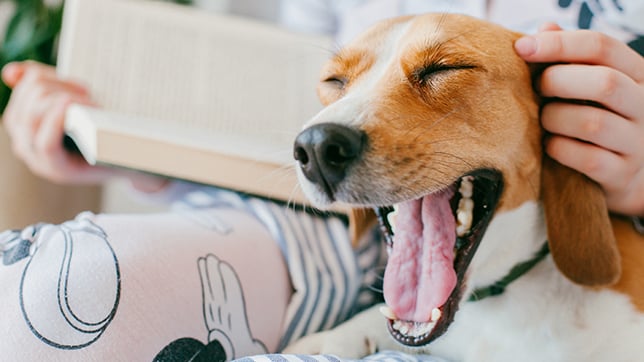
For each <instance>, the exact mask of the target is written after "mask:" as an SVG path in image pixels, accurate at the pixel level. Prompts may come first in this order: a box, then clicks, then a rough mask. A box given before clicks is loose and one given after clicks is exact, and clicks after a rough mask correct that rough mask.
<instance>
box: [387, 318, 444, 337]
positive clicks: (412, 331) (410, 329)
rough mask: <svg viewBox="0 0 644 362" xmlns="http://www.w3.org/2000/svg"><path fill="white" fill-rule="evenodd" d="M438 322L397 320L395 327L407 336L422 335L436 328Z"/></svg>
mask: <svg viewBox="0 0 644 362" xmlns="http://www.w3.org/2000/svg"><path fill="white" fill-rule="evenodd" d="M435 325H436V323H434V322H428V323H417V322H403V321H395V322H394V324H393V327H394V329H395V330H397V331H398V332H400V334H402V335H404V336H406V337H420V336H422V335H425V334H427V333H429V332H431V331H432V329H434V326H435Z"/></svg>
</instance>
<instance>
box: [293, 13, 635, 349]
mask: <svg viewBox="0 0 644 362" xmlns="http://www.w3.org/2000/svg"><path fill="white" fill-rule="evenodd" d="M519 36H520V34H518V33H515V32H512V31H509V30H507V29H504V28H502V27H499V26H497V25H494V24H491V23H488V22H485V21H481V20H478V19H474V18H471V17H467V16H463V15H454V14H426V15H420V16H412V17H400V18H395V19H391V20H387V21H384V22H381V23H379V24H377V25H376V26H374V27H373V28H371V29H370V30H368V31H367V32H365V33H364V34H362V35H361V36H360V37H358V38H357V39H356V40H355V41H353V42H352V43H351V44H349V45H348V46H347V47H345V48H344V49H342V50H341V51H340V52H338V53H337V54H336V55H335V56H334V57H333V58H332V59H331V60H330V61H329V62H328V64H327V65H326V66H325V68H324V70H323V74H322V78H321V79H322V80H321V82H320V84H319V88H318V93H319V96H320V98H321V100H322V102H323V103H324V104H325V108H324V109H323V110H322V111H321V112H320V113H319V114H317V115H316V116H315V117H314V118H313V119H312V120H311V121H310V123H309V124H308V125H307V127H306V128H305V129H304V130H303V131H302V132H301V133H300V134H299V135H298V137H297V139H296V141H295V146H294V155H295V158H296V159H297V161H298V163H299V167H298V169H299V171H298V173H299V179H300V184H301V187H302V188H303V190H304V192H305V193H306V195H307V196H308V197H309V198H310V199H311V200H312V201H313V202H314V203H315V204H316V205H318V206H321V207H324V206H326V205H329V204H331V203H333V202H341V203H347V204H350V205H353V206H354V207H361V208H364V209H362V211H360V212H361V213H358V214H357V215H358V216H360V219H361V220H362V221H363V223H366V221H368V220H369V218H368V217H367V215H368V211H364V210H367V209H369V210H371V209H373V210H375V211H376V215H377V218H378V219H379V220H380V224H381V229H382V230H383V232H384V234H385V239H386V241H387V247H388V251H389V260H388V262H387V267H386V271H385V274H384V286H383V289H384V298H385V302H386V306H379V307H378V306H377V307H374V308H372V309H370V310H367V311H366V312H364V313H362V314H361V315H358V316H357V317H355V318H354V319H352V320H350V321H348V322H347V323H345V324H344V325H341V326H339V327H337V328H336V329H333V330H331V331H329V332H323V333H321V334H318V335H313V336H310V337H307V338H304V339H303V340H301V341H300V342H298V343H296V344H295V345H293V346H291V347H290V348H289V349H287V352H297V353H332V354H336V355H338V356H340V357H347V358H358V357H361V356H363V355H366V354H369V353H372V352H374V351H376V350H383V349H390V348H401V347H403V348H405V346H406V347H407V348H405V350H407V351H412V352H419V353H430V354H433V355H436V356H440V357H444V358H447V359H449V360H459V361H460V360H464V361H517V360H521V361H636V360H638V361H641V360H642V358H644V357H643V356H644V342H643V338H644V240H643V239H644V238H643V237H642V236H641V235H640V234H638V233H637V232H636V231H635V230H634V228H633V227H632V225H630V223H629V221H628V220H626V219H622V218H620V217H617V216H613V215H609V212H608V210H607V208H606V203H605V199H604V196H603V193H602V191H601V189H600V188H599V186H598V185H597V184H595V183H594V182H592V181H590V180H589V179H588V178H586V177H585V176H584V175H582V174H579V173H577V172H575V171H573V170H571V169H569V168H566V167H564V166H562V165H560V164H558V163H556V162H554V161H552V160H550V159H549V158H547V157H544V155H543V152H542V133H543V132H542V129H541V127H540V123H539V99H538V97H537V96H536V95H535V93H534V91H533V89H532V85H531V75H532V72H531V67H530V66H529V65H528V64H526V63H525V62H524V61H523V60H522V59H520V58H519V57H518V55H516V54H515V51H514V48H513V43H514V41H515V40H516V39H517V38H518V37H519ZM374 220H375V218H374ZM367 224H368V223H367ZM380 312H382V314H384V317H383V316H382V315H381V313H380Z"/></svg>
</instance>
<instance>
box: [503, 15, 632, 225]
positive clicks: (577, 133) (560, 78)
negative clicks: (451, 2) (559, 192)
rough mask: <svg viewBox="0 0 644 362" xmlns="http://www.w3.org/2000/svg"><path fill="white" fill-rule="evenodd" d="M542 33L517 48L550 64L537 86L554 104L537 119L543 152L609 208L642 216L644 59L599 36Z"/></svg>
mask: <svg viewBox="0 0 644 362" xmlns="http://www.w3.org/2000/svg"><path fill="white" fill-rule="evenodd" d="M541 30H542V31H540V32H539V33H537V34H535V35H530V36H526V37H523V38H521V39H519V40H517V42H516V43H515V48H516V50H517V53H518V54H519V55H520V56H522V57H523V58H524V59H525V60H526V61H528V62H535V63H554V65H551V66H549V67H548V68H546V69H545V71H544V72H543V74H542V75H541V77H540V79H539V81H538V90H539V91H540V92H541V94H542V95H543V96H544V97H547V98H552V99H554V101H551V102H549V103H547V104H546V105H545V106H544V107H543V110H542V115H541V122H542V125H543V127H544V128H545V129H546V130H547V131H548V132H549V135H548V136H547V138H546V142H545V149H546V152H547V153H548V154H549V155H550V156H551V157H552V158H554V159H555V160H557V161H559V162H561V163H562V164H564V165H566V166H569V167H571V168H573V169H576V170H578V171H580V172H582V173H584V174H586V175H587V176H588V177H590V178H592V179H593V180H595V181H597V182H598V183H599V184H600V185H601V186H602V187H603V189H604V190H605V193H606V200H607V203H608V207H609V209H610V210H611V211H613V212H617V213H621V214H624V215H632V216H639V217H642V216H644V58H643V57H642V56H641V55H639V54H638V53H637V52H635V51H634V50H632V49H631V48H629V47H628V46H627V45H626V44H624V43H622V42H620V41H618V40H617V39H614V38H611V37H609V36H606V35H604V34H601V33H598V32H593V31H588V30H576V31H563V30H561V28H559V27H558V26H556V25H554V24H546V25H545V26H544V27H543V28H542V29H541ZM566 100H586V101H591V102H594V103H595V104H597V105H598V106H595V105H591V104H592V103H591V104H588V103H585V104H581V103H579V102H576V103H572V102H567V101H566Z"/></svg>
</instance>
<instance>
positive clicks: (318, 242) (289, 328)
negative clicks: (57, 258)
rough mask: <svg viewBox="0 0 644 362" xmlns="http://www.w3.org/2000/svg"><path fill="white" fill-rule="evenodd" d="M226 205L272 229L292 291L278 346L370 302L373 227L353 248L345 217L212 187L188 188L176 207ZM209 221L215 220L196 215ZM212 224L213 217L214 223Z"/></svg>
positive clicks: (378, 252)
mask: <svg viewBox="0 0 644 362" xmlns="http://www.w3.org/2000/svg"><path fill="white" fill-rule="evenodd" d="M212 207H217V208H221V207H230V208H235V209H238V210H244V211H246V212H249V213H251V214H252V215H255V216H256V217H257V218H258V219H259V220H260V221H261V222H262V223H263V224H264V225H265V226H266V228H267V229H268V230H269V232H270V233H271V234H272V235H273V238H274V240H275V241H276V242H277V244H278V245H279V247H280V249H281V251H282V254H283V255H284V259H285V260H286V262H287V266H288V270H289V274H290V277H291V283H292V285H293V288H294V294H293V296H292V299H291V302H290V304H289V306H288V309H287V316H286V321H285V323H284V326H285V329H284V330H283V332H282V339H281V342H280V347H279V349H280V350H281V349H282V348H284V347H286V346H287V345H288V344H290V343H291V342H293V341H295V340H296V339H298V338H300V337H302V336H304V335H307V334H311V333H314V332H318V331H321V330H326V329H329V328H331V327H334V326H336V325H337V324H339V323H341V322H343V321H345V320H347V319H348V318H349V317H351V316H353V315H354V314H356V313H357V312H359V311H361V310H363V309H364V308H366V307H368V306H371V305H373V304H374V303H376V302H377V301H379V298H380V297H381V293H379V292H375V291H374V290H376V289H378V287H374V285H375V284H376V282H377V281H378V280H379V278H378V266H379V265H383V263H384V252H383V247H382V246H383V243H382V242H381V241H380V239H379V237H378V235H379V234H378V233H377V232H376V231H374V232H373V234H371V235H368V236H367V237H365V238H363V240H362V241H361V243H360V245H359V246H358V247H357V248H356V249H355V250H354V248H353V247H352V246H351V242H350V240H349V237H348V235H349V233H348V229H347V223H346V221H345V220H344V219H343V218H342V217H340V216H336V215H321V214H317V215H314V214H313V213H312V212H307V211H303V210H295V209H293V208H291V207H288V206H286V205H284V204H280V203H277V202H272V201H268V200H265V199H260V198H255V197H250V196H245V195H241V194H238V193H234V192H230V191H227V190H221V189H216V188H203V189H200V190H198V191H195V192H191V193H189V194H187V195H186V196H185V197H184V198H183V199H182V200H181V201H180V202H179V203H178V205H176V209H177V210H188V209H193V210H194V209H195V208H196V209H199V208H212ZM201 221H202V222H205V223H209V224H210V225H211V226H212V225H213V222H215V220H201ZM215 225H216V223H215Z"/></svg>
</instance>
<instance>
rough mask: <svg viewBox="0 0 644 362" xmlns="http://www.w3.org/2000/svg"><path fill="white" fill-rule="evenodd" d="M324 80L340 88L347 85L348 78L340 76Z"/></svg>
mask: <svg viewBox="0 0 644 362" xmlns="http://www.w3.org/2000/svg"><path fill="white" fill-rule="evenodd" d="M322 82H324V83H326V84H328V85H331V86H333V87H334V88H338V89H344V87H345V86H346V85H347V79H346V78H344V77H339V76H333V77H328V78H326V79H325V80H323V81H322Z"/></svg>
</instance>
